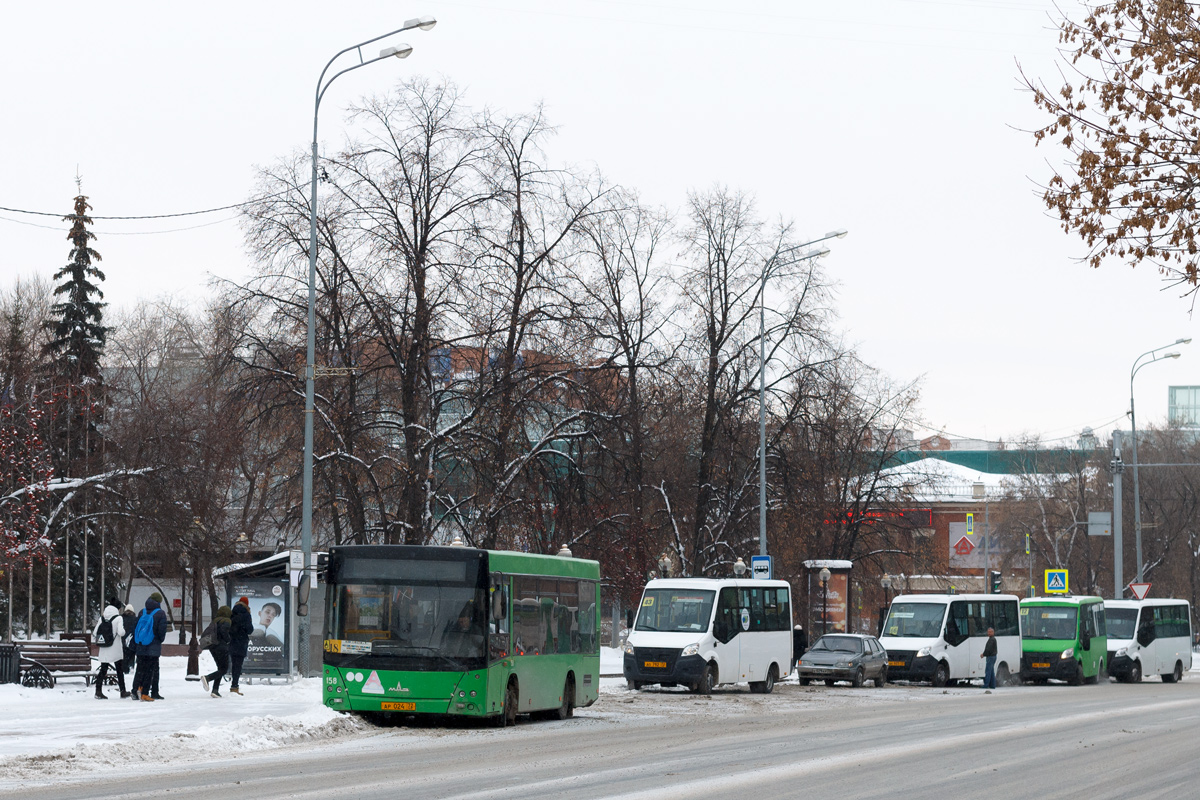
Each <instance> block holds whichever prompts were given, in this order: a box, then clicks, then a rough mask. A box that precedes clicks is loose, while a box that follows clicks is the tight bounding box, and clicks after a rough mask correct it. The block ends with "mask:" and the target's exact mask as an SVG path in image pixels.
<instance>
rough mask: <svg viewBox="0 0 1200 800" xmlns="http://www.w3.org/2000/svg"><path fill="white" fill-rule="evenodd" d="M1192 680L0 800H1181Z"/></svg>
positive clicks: (829, 694) (1191, 764)
mask: <svg viewBox="0 0 1200 800" xmlns="http://www.w3.org/2000/svg"><path fill="white" fill-rule="evenodd" d="M1198 734H1200V680H1198V679H1197V676H1195V675H1193V676H1190V679H1188V680H1184V682H1183V683H1181V684H1178V685H1166V684H1161V683H1158V682H1157V681H1153V682H1146V683H1142V684H1138V685H1125V684H1102V685H1099V686H1081V687H1067V686H1056V685H1051V686H1027V687H1018V688H1009V689H1000V690H999V691H996V692H993V693H985V692H984V690H982V689H979V688H956V689H950V690H941V689H933V688H929V687H904V686H899V687H893V686H888V687H886V688H883V689H872V688H863V689H849V688H841V687H837V688H833V689H829V688H826V687H824V686H817V687H806V688H801V687H799V686H795V685H780V686H778V687H776V691H775V693H774V694H772V695H770V696H761V695H753V694H749V693H747V692H746V691H745V690H744V689H743V690H726V691H718V692H717V693H714V695H713V696H712V697H711V698H700V697H695V696H693V695H689V694H683V693H678V692H668V691H660V692H653V691H650V692H640V693H634V692H625V691H621V690H614V691H610V692H608V693H606V694H603V695H602V696H601V699H600V702H599V703H597V704H596V705H595V706H593V707H592V708H590V709H584V710H580V711H578V712H577V713H576V717H575V718H574V719H572V720H567V721H565V722H542V721H539V722H522V723H521V724H520V725H518V726H517V727H516V728H509V729H507V730H492V729H486V728H473V727H472V728H464V727H451V728H445V727H436V726H428V725H419V726H406V727H397V728H389V729H370V730H367V731H365V732H362V733H360V734H356V735H353V736H351V737H348V738H344V739H340V740H337V741H333V742H326V743H321V744H315V745H308V746H297V747H290V748H288V749H286V750H282V749H281V750H275V751H271V752H269V753H266V754H263V753H256V754H253V755H247V756H245V757H239V758H233V759H230V758H228V757H223V758H222V759H221V760H220V761H219V762H209V763H206V762H193V763H187V764H176V765H161V766H159V767H157V768H150V767H146V768H145V770H146V771H145V772H143V773H142V774H138V773H139V770H135V769H130V768H118V769H116V770H115V771H114V772H112V773H111V774H106V773H105V772H103V771H98V772H90V773H88V774H82V775H71V774H70V773H69V770H68V772H67V773H65V774H63V775H62V777H61V780H55V782H54V783H52V784H50V785H44V786H30V785H24V786H22V787H20V788H16V787H13V786H12V784H9V785H8V786H2V785H0V797H7V796H14V797H16V796H19V797H22V798H28V799H29V800H51V798H82V797H87V798H99V797H105V798H113V797H121V798H162V797H170V798H197V799H199V798H203V799H204V800H213V798H221V797H224V798H238V799H239V800H240V799H241V798H338V799H339V800H350V798H381V799H382V798H388V800H392V799H393V798H403V800H418V799H419V798H439V799H446V800H448V799H449V798H470V799H471V800H488V799H489V798H517V797H520V798H528V797H568V796H569V797H571V798H655V800H664V799H666V798H676V797H679V798H698V797H699V798H703V797H736V798H753V800H763V799H764V798H775V797H780V798H783V797H799V796H802V795H804V796H815V797H821V798H857V797H885V796H886V797H890V798H908V799H911V800H919V798H927V797H953V798H955V800H970V799H971V798H987V799H988V800H995V799H996V798H1028V797H1087V798H1089V800H1097V799H1098V798H1110V797H1111V798H1117V797H1121V798H1128V797H1137V798H1156V797H1170V798H1187V797H1195V796H1197V795H1198V794H1200V759H1197V745H1198V739H1200V736H1198Z"/></svg>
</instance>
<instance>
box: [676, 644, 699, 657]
mask: <svg viewBox="0 0 1200 800" xmlns="http://www.w3.org/2000/svg"><path fill="white" fill-rule="evenodd" d="M680 655H681V656H698V655H700V643H699V642H696V643H695V644H689V645H688V646H687V647H685V648H683V652H682V653H680Z"/></svg>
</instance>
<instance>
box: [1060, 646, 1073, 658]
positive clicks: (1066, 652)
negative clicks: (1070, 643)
mask: <svg viewBox="0 0 1200 800" xmlns="http://www.w3.org/2000/svg"><path fill="white" fill-rule="evenodd" d="M1074 657H1075V648H1074V647H1068V648H1067V649H1066V650H1063V651H1062V656H1060V658H1074Z"/></svg>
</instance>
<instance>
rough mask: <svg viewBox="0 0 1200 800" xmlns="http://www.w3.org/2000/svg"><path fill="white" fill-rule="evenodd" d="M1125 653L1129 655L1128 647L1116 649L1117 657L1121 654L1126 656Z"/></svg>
mask: <svg viewBox="0 0 1200 800" xmlns="http://www.w3.org/2000/svg"><path fill="white" fill-rule="evenodd" d="M1126 655H1129V648H1128V647H1122V648H1121V649H1120V650H1118V651H1117V658H1121V657H1122V656H1126Z"/></svg>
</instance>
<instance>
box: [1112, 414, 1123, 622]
mask: <svg viewBox="0 0 1200 800" xmlns="http://www.w3.org/2000/svg"><path fill="white" fill-rule="evenodd" d="M1112 471H1113V503H1112V507H1113V599H1114V600H1120V599H1121V598H1122V597H1124V596H1125V575H1124V570H1125V564H1124V560H1125V552H1124V547H1123V546H1122V535H1123V529H1122V527H1121V518H1122V512H1121V475H1122V473H1124V472H1125V462H1123V461H1122V460H1121V432H1120V431H1113V459H1112Z"/></svg>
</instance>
